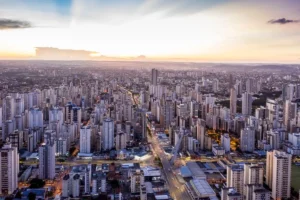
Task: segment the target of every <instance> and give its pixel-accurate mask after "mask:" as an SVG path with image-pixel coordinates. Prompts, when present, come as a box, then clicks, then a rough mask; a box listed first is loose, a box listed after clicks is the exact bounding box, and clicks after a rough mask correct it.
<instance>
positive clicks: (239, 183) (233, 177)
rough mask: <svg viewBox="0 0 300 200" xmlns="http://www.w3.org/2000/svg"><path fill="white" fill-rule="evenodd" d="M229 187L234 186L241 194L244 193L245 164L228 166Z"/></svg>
mask: <svg viewBox="0 0 300 200" xmlns="http://www.w3.org/2000/svg"><path fill="white" fill-rule="evenodd" d="M227 187H233V188H235V189H236V191H237V192H239V193H240V194H243V193H244V166H243V165H238V164H235V165H231V166H227Z"/></svg>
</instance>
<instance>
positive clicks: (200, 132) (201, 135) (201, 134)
mask: <svg viewBox="0 0 300 200" xmlns="http://www.w3.org/2000/svg"><path fill="white" fill-rule="evenodd" d="M205 126H206V123H205V121H204V120H203V119H198V120H197V137H196V139H197V140H198V141H199V143H200V149H201V150H204V147H205Z"/></svg>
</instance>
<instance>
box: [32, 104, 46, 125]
mask: <svg viewBox="0 0 300 200" xmlns="http://www.w3.org/2000/svg"><path fill="white" fill-rule="evenodd" d="M43 125H44V122H43V111H42V110H41V109H39V108H37V107H34V108H30V110H29V112H28V128H35V127H43Z"/></svg>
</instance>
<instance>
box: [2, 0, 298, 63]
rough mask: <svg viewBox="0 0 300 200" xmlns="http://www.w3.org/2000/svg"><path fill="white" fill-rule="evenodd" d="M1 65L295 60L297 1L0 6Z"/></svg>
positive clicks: (47, 0) (106, 0) (46, 0)
mask: <svg viewBox="0 0 300 200" xmlns="http://www.w3.org/2000/svg"><path fill="white" fill-rule="evenodd" d="M0 5H1V6H0V59H62V60H67V59H71V60H76V59H82V60H89V59H91V60H101V59H102V60H154V61H155V60H160V61H161V60H166V61H199V62H201V61H203V62H267V63H268V62H271V63H275V62H282V63H299V61H300V1H299V0H263V1H262V0H243V1H241V0H9V1H7V0H0Z"/></svg>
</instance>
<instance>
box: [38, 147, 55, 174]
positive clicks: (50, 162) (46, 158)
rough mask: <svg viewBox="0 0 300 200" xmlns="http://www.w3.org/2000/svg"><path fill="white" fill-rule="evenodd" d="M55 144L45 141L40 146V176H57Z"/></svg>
mask: <svg viewBox="0 0 300 200" xmlns="http://www.w3.org/2000/svg"><path fill="white" fill-rule="evenodd" d="M55 150H56V148H55V144H51V143H50V142H48V143H43V144H42V145H41V146H40V147H39V178H40V179H54V177H55Z"/></svg>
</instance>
